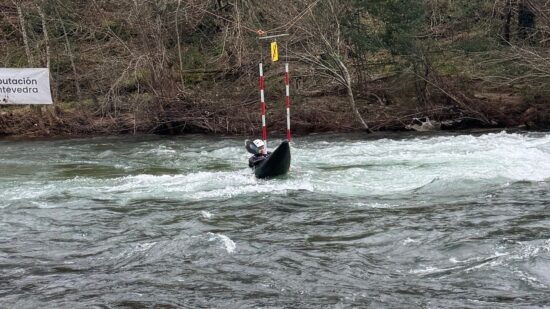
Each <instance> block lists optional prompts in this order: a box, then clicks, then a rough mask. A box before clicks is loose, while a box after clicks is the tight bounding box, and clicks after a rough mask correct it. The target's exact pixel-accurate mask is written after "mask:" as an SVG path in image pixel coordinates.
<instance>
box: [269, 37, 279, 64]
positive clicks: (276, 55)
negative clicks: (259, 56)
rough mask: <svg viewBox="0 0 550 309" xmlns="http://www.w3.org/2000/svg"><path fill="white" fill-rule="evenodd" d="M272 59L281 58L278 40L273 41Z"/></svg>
mask: <svg viewBox="0 0 550 309" xmlns="http://www.w3.org/2000/svg"><path fill="white" fill-rule="evenodd" d="M271 60H272V61H273V62H275V61H278V60H279V51H278V50H277V42H271Z"/></svg>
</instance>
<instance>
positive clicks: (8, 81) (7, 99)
mask: <svg viewBox="0 0 550 309" xmlns="http://www.w3.org/2000/svg"><path fill="white" fill-rule="evenodd" d="M52 103H53V102H52V94H51V91H50V71H49V70H48V69H12V68H9V69H8V68H0V104H52Z"/></svg>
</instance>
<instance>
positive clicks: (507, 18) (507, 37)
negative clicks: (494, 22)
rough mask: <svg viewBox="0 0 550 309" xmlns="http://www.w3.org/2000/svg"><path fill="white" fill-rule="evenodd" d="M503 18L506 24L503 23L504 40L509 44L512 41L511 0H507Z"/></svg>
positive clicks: (502, 33)
mask: <svg viewBox="0 0 550 309" xmlns="http://www.w3.org/2000/svg"><path fill="white" fill-rule="evenodd" d="M502 20H503V21H504V24H503V25H502V31H501V35H502V40H503V43H504V44H506V45H507V44H509V42H510V33H511V31H510V23H511V22H512V4H511V1H507V3H506V7H505V8H504V13H503V14H502Z"/></svg>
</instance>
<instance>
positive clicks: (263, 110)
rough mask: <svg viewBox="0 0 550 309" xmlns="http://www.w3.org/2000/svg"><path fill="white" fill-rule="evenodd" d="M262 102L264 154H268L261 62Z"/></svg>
mask: <svg viewBox="0 0 550 309" xmlns="http://www.w3.org/2000/svg"><path fill="white" fill-rule="evenodd" d="M260 100H261V104H262V139H263V140H264V144H265V146H264V154H267V129H266V126H265V94H264V68H263V63H261V62H260Z"/></svg>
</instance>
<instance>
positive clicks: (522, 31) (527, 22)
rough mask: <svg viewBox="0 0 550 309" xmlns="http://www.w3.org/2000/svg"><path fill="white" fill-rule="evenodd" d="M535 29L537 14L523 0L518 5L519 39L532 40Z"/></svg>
mask: <svg viewBox="0 0 550 309" xmlns="http://www.w3.org/2000/svg"><path fill="white" fill-rule="evenodd" d="M533 29H535V14H534V13H533V11H532V10H531V8H530V7H529V5H528V4H527V3H526V1H525V0H521V1H519V3H518V37H519V38H520V39H522V40H527V39H530V38H531V35H532V34H533Z"/></svg>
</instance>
